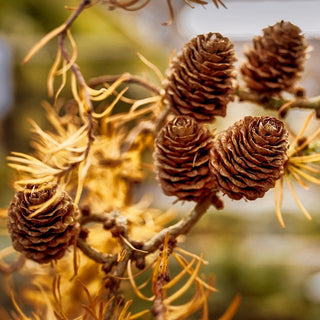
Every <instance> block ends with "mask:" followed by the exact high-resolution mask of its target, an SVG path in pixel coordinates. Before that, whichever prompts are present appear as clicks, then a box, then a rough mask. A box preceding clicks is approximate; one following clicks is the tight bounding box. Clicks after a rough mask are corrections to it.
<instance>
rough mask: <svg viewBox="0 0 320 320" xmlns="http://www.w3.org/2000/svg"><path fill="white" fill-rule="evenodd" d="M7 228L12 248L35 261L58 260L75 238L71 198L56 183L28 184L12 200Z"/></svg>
mask: <svg viewBox="0 0 320 320" xmlns="http://www.w3.org/2000/svg"><path fill="white" fill-rule="evenodd" d="M39 208H40V209H39ZM38 209H39V210H38ZM37 210H38V211H39V212H38V211H37ZM36 211H37V212H36ZM8 230H9V233H10V235H11V239H12V245H13V247H14V248H15V249H16V250H17V251H19V252H21V253H22V254H24V255H25V256H26V257H27V258H29V259H31V260H34V261H36V262H38V263H47V262H50V261H52V260H58V259H60V258H62V257H63V255H64V254H65V252H66V250H67V248H68V247H69V246H70V245H71V244H73V243H74V240H75V236H76V232H77V228H76V224H75V207H74V204H73V201H72V199H71V197H70V196H69V195H68V194H67V193H66V192H64V191H62V192H61V191H59V190H58V188H57V185H45V186H41V187H40V186H35V185H27V186H26V187H25V189H24V190H23V191H18V192H17V193H16V194H15V196H14V198H13V200H12V201H11V204H10V207H9V210H8Z"/></svg>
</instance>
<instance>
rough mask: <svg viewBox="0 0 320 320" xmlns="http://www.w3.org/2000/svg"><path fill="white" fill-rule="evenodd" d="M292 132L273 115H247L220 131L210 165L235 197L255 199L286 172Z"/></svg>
mask: <svg viewBox="0 0 320 320" xmlns="http://www.w3.org/2000/svg"><path fill="white" fill-rule="evenodd" d="M287 148H288V132H287V129H286V128H285V126H284V124H283V122H281V121H280V120H278V119H276V118H273V117H251V116H248V117H245V118H244V119H243V120H240V121H237V122H236V123H235V124H234V125H232V126H231V127H229V128H228V129H227V130H226V131H224V132H222V133H220V134H219V135H218V136H217V138H216V139H215V141H214V143H213V147H212V149H211V152H210V156H211V159H210V169H211V172H212V175H214V176H215V177H216V180H217V185H218V186H219V189H220V190H221V191H222V192H223V193H225V194H227V195H228V196H229V197H230V198H231V199H235V200H239V199H241V198H246V199H248V200H255V199H257V198H261V197H263V196H264V194H265V192H266V191H268V190H269V189H270V188H273V187H274V185H275V182H276V180H277V179H279V178H280V177H281V175H282V174H283V173H284V164H285V162H286V161H287V154H286V150H287Z"/></svg>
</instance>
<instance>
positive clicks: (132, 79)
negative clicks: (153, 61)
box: [88, 73, 161, 95]
mask: <svg viewBox="0 0 320 320" xmlns="http://www.w3.org/2000/svg"><path fill="white" fill-rule="evenodd" d="M124 77H125V80H124V81H123V82H127V83H133V84H138V85H140V86H142V87H144V88H146V89H148V90H150V91H151V92H153V93H155V94H157V95H160V92H161V89H160V88H158V87H156V86H154V85H153V84H151V83H150V82H149V81H147V80H145V79H143V78H141V77H139V76H133V75H131V74H128V73H123V74H118V75H104V76H100V77H96V78H92V79H90V80H89V81H88V85H89V87H92V88H93V87H96V86H99V85H103V84H104V83H113V82H115V81H117V80H119V79H121V78H124Z"/></svg>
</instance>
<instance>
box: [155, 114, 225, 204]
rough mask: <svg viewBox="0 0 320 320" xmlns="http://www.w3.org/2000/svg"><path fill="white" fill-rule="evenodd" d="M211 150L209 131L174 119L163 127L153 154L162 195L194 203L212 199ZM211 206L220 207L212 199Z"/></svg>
mask: <svg viewBox="0 0 320 320" xmlns="http://www.w3.org/2000/svg"><path fill="white" fill-rule="evenodd" d="M211 147H212V136H211V134H210V132H209V130H208V129H206V128H204V127H203V126H201V125H200V124H198V123H197V122H196V121H195V120H194V119H192V118H190V117H188V116H177V117H176V118H174V119H173V120H172V121H170V122H169V123H167V125H166V126H164V127H163V128H162V130H161V131H160V132H159V135H158V137H157V138H156V141H155V151H154V154H153V157H154V167H155V173H156V176H157V179H158V180H159V182H160V185H161V187H162V190H163V192H164V193H165V194H166V195H168V196H176V197H178V198H179V200H190V201H196V202H198V201H199V200H200V199H202V198H204V197H207V196H213V195H214V194H215V193H214V190H216V186H215V182H214V179H213V178H212V177H211V175H210V171H209V152H210V149H211ZM212 199H213V198H212ZM215 202H216V203H219V205H220V207H221V206H222V204H221V202H219V201H217V199H216V198H215ZM214 204H215V203H214Z"/></svg>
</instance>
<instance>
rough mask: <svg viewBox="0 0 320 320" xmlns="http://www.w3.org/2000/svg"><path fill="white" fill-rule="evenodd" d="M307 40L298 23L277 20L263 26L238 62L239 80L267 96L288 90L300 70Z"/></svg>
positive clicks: (297, 78) (298, 75) (292, 85)
mask: <svg viewBox="0 0 320 320" xmlns="http://www.w3.org/2000/svg"><path fill="white" fill-rule="evenodd" d="M306 49H307V44H306V41H305V38H304V36H303V35H301V30H300V29H299V27H297V26H295V25H294V24H292V23H290V22H285V21H281V22H278V23H276V24H275V25H273V26H269V27H267V28H265V29H263V35H262V36H256V37H254V39H253V48H250V49H249V50H248V51H247V52H246V53H245V56H246V57H247V61H246V62H245V63H244V64H243V65H242V66H241V73H242V76H243V80H244V81H245V83H246V85H247V87H248V88H249V89H250V90H252V91H255V92H259V93H262V94H264V95H265V96H271V95H274V94H278V93H279V92H281V91H289V92H290V91H292V90H293V88H294V85H295V83H296V82H297V80H299V78H300V76H301V73H302V72H303V70H304V63H305V60H306Z"/></svg>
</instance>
